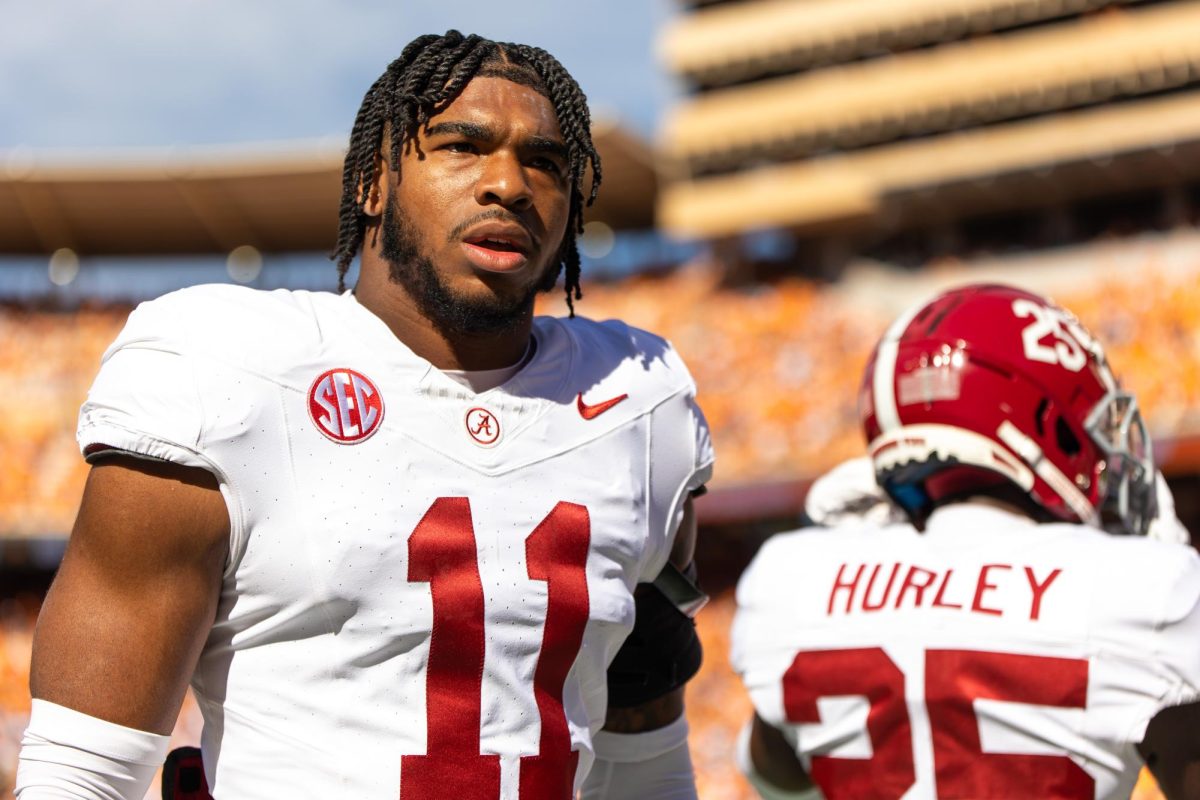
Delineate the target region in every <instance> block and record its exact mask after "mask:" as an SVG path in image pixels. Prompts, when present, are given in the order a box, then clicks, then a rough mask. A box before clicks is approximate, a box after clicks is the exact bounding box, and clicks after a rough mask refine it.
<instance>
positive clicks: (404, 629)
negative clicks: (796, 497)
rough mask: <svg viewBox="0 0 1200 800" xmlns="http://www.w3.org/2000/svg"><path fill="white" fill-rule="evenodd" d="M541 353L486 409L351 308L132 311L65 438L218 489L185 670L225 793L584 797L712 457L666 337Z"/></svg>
mask: <svg viewBox="0 0 1200 800" xmlns="http://www.w3.org/2000/svg"><path fill="white" fill-rule="evenodd" d="M534 339H535V344H536V350H535V352H534V354H533V355H532V357H531V359H530V360H529V362H528V363H527V364H525V365H524V366H523V367H522V368H521V370H520V371H519V372H518V373H517V374H516V375H515V376H514V377H512V378H511V379H510V380H508V381H507V382H506V383H505V384H503V385H502V386H500V387H497V388H495V389H492V390H489V391H486V392H482V393H478V394H476V393H473V392H471V391H470V390H468V389H465V388H464V387H463V386H461V385H460V384H458V383H457V382H455V381H454V380H452V379H451V378H449V377H448V376H446V375H444V374H442V373H441V372H439V371H438V370H436V369H434V368H433V367H432V366H431V365H430V364H429V363H428V362H426V361H425V360H423V359H421V358H419V357H417V356H416V355H414V354H413V353H412V352H411V351H410V350H409V349H408V348H407V347H405V346H404V344H403V343H401V342H400V341H399V340H397V339H396V337H395V336H394V335H393V334H392V333H391V331H390V330H389V329H388V328H387V326H386V325H385V324H384V323H383V322H382V321H381V320H380V319H379V318H378V317H376V316H374V315H373V314H372V313H371V312H369V311H368V310H366V309H364V308H363V307H362V306H360V305H359V304H358V303H357V301H356V300H355V299H354V297H353V296H352V295H350V294H346V295H341V296H338V295H332V294H322V293H307V292H285V291H277V292H258V291H252V290H248V289H241V288H235V287H228V286H224V287H222V286H208V287H196V288H192V289H186V290H183V291H181V292H176V293H174V294H171V295H167V296H165V297H163V298H160V299H159V300H156V301H153V302H150V303H146V304H143V305H142V306H140V307H139V308H138V309H137V310H135V311H134V313H133V314H132V315H131V316H130V319H129V322H128V323H127V326H126V328H125V330H124V331H123V332H122V333H121V334H120V336H119V337H118V339H117V341H116V342H115V343H114V344H113V346H112V347H111V348H109V350H108V352H107V353H106V354H105V356H104V361H103V366H102V368H101V371H100V374H99V376H98V377H97V379H96V382H95V384H94V385H93V387H92V390H91V391H90V393H89V396H88V399H87V402H86V403H85V405H84V407H83V409H82V411H81V414H80V426H79V435H78V438H79V442H80V446H81V448H82V449H83V451H84V453H85V454H87V455H88V456H89V457H92V458H95V457H97V456H100V455H102V454H103V453H105V452H108V451H113V450H115V451H123V452H130V453H134V454H138V455H141V456H144V457H148V458H158V459H165V460H169V461H175V462H178V463H182V464H187V465H190V466H196V467H201V468H204V469H207V470H209V471H211V472H212V473H213V474H214V475H216V476H217V478H218V480H219V482H220V486H221V492H222V494H223V495H224V497H225V500H226V505H227V507H228V510H229V515H230V522H231V537H230V559H229V563H228V566H227V569H226V571H225V575H224V581H223V585H222V587H221V597H220V603H219V607H218V613H217V618H216V622H215V624H214V625H213V628H212V631H211V634H210V636H209V638H208V641H207V642H206V644H205V647H204V651H203V653H202V655H201V658H200V662H199V665H198V667H197V669H196V672H195V675H194V677H193V681H192V686H193V689H194V691H195V694H196V697H197V700H198V702H199V705H200V708H201V711H202V713H203V716H204V723H205V724H204V733H203V750H204V759H205V768H206V771H207V773H208V780H209V784H210V786H211V787H212V790H213V793H214V795H215V796H216V797H218V798H222V797H227V798H244V797H297V798H309V797H311V798H331V797H355V798H368V799H369V798H387V799H388V800H394V799H395V798H401V800H409V798H434V797H454V798H461V799H466V800H501V799H502V798H503V800H518V798H519V799H520V800H543V798H561V800H567V798H570V797H573V796H574V792H575V790H576V789H577V787H578V786H579V785H580V783H581V782H582V780H583V777H584V776H585V775H586V772H587V770H588V768H589V767H590V764H591V760H592V752H591V740H592V739H591V737H592V735H593V734H594V733H595V732H596V731H597V730H598V729H599V727H600V726H601V725H602V724H603V721H604V715H605V710H606V705H607V697H606V676H605V671H606V667H607V665H608V663H609V661H610V660H611V659H612V657H613V656H614V655H615V653H616V651H617V649H619V647H620V645H621V643H622V641H623V640H624V638H625V636H626V634H627V633H628V631H629V629H630V627H631V625H632V622H633V599H632V592H633V589H634V587H635V585H636V584H637V583H638V582H642V581H648V580H651V579H653V577H654V576H655V575H656V574H657V572H658V570H659V569H661V568H662V566H663V565H664V563H665V562H666V559H667V556H668V554H669V551H670V548H671V544H672V540H673V537H674V534H675V531H676V530H677V527H678V524H679V521H680V518H681V514H682V507H683V502H684V500H685V499H686V497H687V494H688V492H689V491H690V490H693V489H695V488H697V487H699V486H700V485H701V484H702V483H703V482H704V481H705V480H707V478H708V475H709V472H710V470H711V463H712V450H711V444H710V441H709V436H708V430H707V427H706V425H705V423H704V419H703V416H702V415H701V413H700V412H699V409H698V408H697V407H696V405H695V402H694V392H695V389H694V385H693V383H692V380H691V377H690V376H689V375H688V373H687V370H686V368H685V367H684V366H683V364H682V362H681V361H680V360H679V358H678V356H677V355H676V354H675V353H674V351H673V350H672V349H671V347H670V345H669V344H667V343H666V342H665V341H663V340H661V339H659V338H657V337H655V336H652V335H650V334H647V333H645V332H642V331H639V330H636V329H633V328H630V327H628V326H625V325H623V324H621V323H616V322H607V323H595V322H591V321H588V320H582V319H576V320H558V319H551V318H542V317H539V318H537V319H536V320H535V323H534Z"/></svg>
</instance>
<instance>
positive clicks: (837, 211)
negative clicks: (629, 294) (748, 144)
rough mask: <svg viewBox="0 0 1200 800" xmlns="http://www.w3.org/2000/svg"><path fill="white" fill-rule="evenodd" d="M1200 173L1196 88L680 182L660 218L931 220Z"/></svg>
mask: <svg viewBox="0 0 1200 800" xmlns="http://www.w3.org/2000/svg"><path fill="white" fill-rule="evenodd" d="M1198 176H1200V92H1192V93H1185V94H1175V95H1166V96H1163V97H1157V98H1153V99H1149V100H1142V101H1137V102H1131V103H1124V104H1120V105H1115V106H1100V107H1098V108H1095V109H1088V110H1084V111H1076V112H1072V113H1068V114H1059V115H1055V116H1050V117H1042V118H1035V119H1032V120H1025V121H1021V122H1014V123H1008V124H1006V125H995V126H990V127H984V128H976V129H973V130H968V131H963V132H960V133H956V134H952V135H947V136H939V137H929V138H923V139H914V140H911V141H901V142H896V143H892V144H888V145H883V146H879V147H872V148H867V149H863V150H855V151H851V152H849V153H844V154H839V155H834V156H828V157H826V158H821V159H812V160H807V161H799V162H795V163H791V164H784V165H776V166H772V167H767V168H762V169H758V170H750V171H747V172H742V173H737V174H734V175H726V176H719V177H713V178H705V179H700V180H695V181H686V182H679V183H674V184H669V185H668V186H666V187H664V189H663V192H662V194H661V196H660V204H659V222H660V224H661V225H662V226H663V228H664V229H665V230H666V231H668V232H669V233H673V234H675V235H679V236H685V237H714V236H727V235H733V234H736V233H737V232H739V231H742V230H746V229H753V228H755V227H762V226H768V227H769V226H779V227H791V228H794V229H797V230H805V229H808V230H820V229H823V228H828V227H830V226H835V225H847V224H851V225H853V224H856V223H858V222H864V221H866V220H868V219H870V218H875V217H878V216H879V215H880V214H881V213H882V212H883V211H885V209H886V210H888V211H889V212H891V216H895V215H909V216H920V217H923V218H924V219H925V220H926V221H929V220H931V219H935V218H938V217H943V216H944V217H949V218H953V217H954V216H956V215H961V214H963V213H965V212H967V211H998V210H1004V209H1006V208H1032V207H1038V206H1041V205H1053V204H1055V203H1059V202H1064V201H1068V200H1076V199H1084V198H1087V197H1093V196H1097V195H1103V194H1108V193H1113V192H1117V191H1124V190H1135V189H1139V188H1147V187H1152V186H1157V185H1161V184H1163V183H1164V182H1165V183H1171V182H1176V181H1179V180H1184V179H1194V178H1196V177H1198ZM891 201H896V202H891ZM892 221H893V223H899V222H902V220H899V219H893V220H892Z"/></svg>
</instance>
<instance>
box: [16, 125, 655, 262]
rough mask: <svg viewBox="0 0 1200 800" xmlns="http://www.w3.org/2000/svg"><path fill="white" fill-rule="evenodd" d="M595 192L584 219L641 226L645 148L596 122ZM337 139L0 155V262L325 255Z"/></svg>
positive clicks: (649, 182) (650, 210) (649, 204)
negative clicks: (6, 258)
mask: <svg viewBox="0 0 1200 800" xmlns="http://www.w3.org/2000/svg"><path fill="white" fill-rule="evenodd" d="M593 136H594V139H595V142H596V146H597V149H598V150H599V152H600V156H601V159H602V161H603V175H604V190H603V191H602V192H601V194H600V196H599V197H598V198H597V200H596V204H595V205H594V206H592V207H591V208H590V209H588V210H587V211H586V212H585V215H584V219H585V220H586V221H593V220H597V221H601V222H605V223H607V224H608V225H610V226H611V227H613V228H614V229H641V228H650V227H652V225H653V222H654V206H655V201H656V197H657V191H658V180H657V176H656V174H655V169H654V159H653V156H652V153H651V151H650V149H649V147H648V146H647V145H646V144H645V143H644V142H642V141H641V140H640V139H639V138H638V137H637V136H636V135H634V134H632V133H630V132H629V131H627V130H626V129H624V128H622V127H620V126H619V125H617V124H615V123H612V122H607V121H604V120H598V121H597V122H596V123H594V124H593ZM344 152H345V141H344V140H343V139H340V138H339V139H337V140H331V139H322V140H315V141H299V142H282V143H254V144H244V145H231V146H215V147H178V148H149V149H131V150H109V151H102V150H101V151H36V150H32V149H29V148H18V149H14V150H10V151H7V152H4V151H0V255H38V254H50V253H53V252H54V251H56V250H58V249H60V248H70V249H71V250H74V251H75V252H76V253H78V254H80V255H89V256H103V255H198V254H215V253H228V252H230V251H232V250H233V249H234V248H237V247H240V246H244V245H250V246H252V247H254V248H256V249H258V250H259V251H261V252H305V251H329V250H331V249H332V248H333V244H334V236H335V234H336V231H337V212H338V202H339V198H340V194H341V174H342V158H343V155H344Z"/></svg>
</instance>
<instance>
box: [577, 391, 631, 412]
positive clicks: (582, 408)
mask: <svg viewBox="0 0 1200 800" xmlns="http://www.w3.org/2000/svg"><path fill="white" fill-rule="evenodd" d="M627 397H629V395H627V394H623V395H621V396H620V397H614V398H612V399H611V400H605V401H604V402H603V403H596V404H595V405H588V404H587V403H585V402H583V392H580V393H579V394H577V395H575V407H576V408H578V409H579V416H581V417H583V418H584V419H595V418H596V417H598V416H600V415H601V414H603V413H604V412H605V411H608V410H609V409H610V408H612V407H613V406H615V405H616V404H617V403H619V402H621V401H622V400H624V399H625V398H627Z"/></svg>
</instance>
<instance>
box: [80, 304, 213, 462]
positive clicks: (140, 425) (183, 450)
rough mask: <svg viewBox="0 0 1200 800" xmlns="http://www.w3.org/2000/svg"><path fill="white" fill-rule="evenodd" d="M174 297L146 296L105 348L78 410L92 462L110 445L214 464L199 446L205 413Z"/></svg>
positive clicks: (154, 456)
mask: <svg viewBox="0 0 1200 800" xmlns="http://www.w3.org/2000/svg"><path fill="white" fill-rule="evenodd" d="M173 305H176V303H173V302H171V301H170V300H167V301H163V300H158V301H151V302H149V303H143V304H142V305H141V306H139V307H138V308H137V309H135V310H134V312H133V313H132V314H131V315H130V317H129V320H128V322H127V323H126V325H125V328H124V329H123V330H122V331H121V333H120V334H119V335H118V336H117V339H116V341H114V342H113V344H112V345H111V346H110V347H109V348H108V350H107V351H106V352H105V353H104V356H103V358H102V360H101V364H100V371H99V373H98V374H97V376H96V379H95V381H94V382H93V384H92V387H91V388H90V389H89V390H88V394H87V399H86V400H85V401H84V403H83V406H82V408H81V409H80V412H79V424H78V428H77V430H76V439H77V441H78V443H79V448H80V451H81V452H82V453H83V455H84V457H85V458H87V459H88V460H89V461H90V460H94V459H95V458H97V457H99V456H101V455H103V454H105V453H111V452H114V451H116V452H123V453H128V454H131V455H135V456H140V457H143V458H151V459H158V460H162V461H172V462H175V463H179V464H183V465H185V466H191V467H201V468H205V469H209V470H211V469H212V466H213V465H212V464H211V463H210V461H209V459H208V458H206V457H205V456H204V455H203V454H202V453H201V451H200V441H201V434H202V430H203V426H204V413H203V406H202V403H201V398H200V393H199V392H198V390H197V381H196V377H195V373H194V365H193V364H192V361H191V359H189V357H188V356H187V342H186V334H185V333H184V332H182V331H177V330H174V329H173V326H172V324H171V323H172V317H173V314H172V313H171V306H173Z"/></svg>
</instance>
